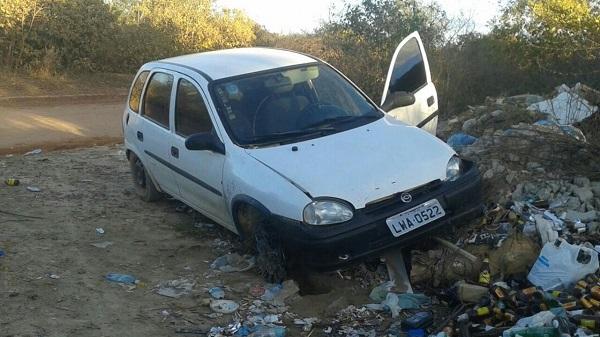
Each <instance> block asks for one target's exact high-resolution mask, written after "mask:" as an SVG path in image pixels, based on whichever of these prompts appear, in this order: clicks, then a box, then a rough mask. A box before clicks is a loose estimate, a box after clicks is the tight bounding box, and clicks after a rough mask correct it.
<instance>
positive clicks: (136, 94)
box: [129, 70, 150, 112]
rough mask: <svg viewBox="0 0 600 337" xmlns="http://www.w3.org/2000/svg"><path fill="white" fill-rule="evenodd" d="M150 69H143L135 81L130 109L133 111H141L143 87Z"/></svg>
mask: <svg viewBox="0 0 600 337" xmlns="http://www.w3.org/2000/svg"><path fill="white" fill-rule="evenodd" d="M149 73H150V72H149V71H147V70H146V71H142V72H141V73H140V74H139V75H138V77H137V78H136V79H135V82H133V86H132V87H131V96H129V109H131V111H133V112H139V109H140V98H141V96H142V89H144V84H145V83H146V79H147V78H148V74H149Z"/></svg>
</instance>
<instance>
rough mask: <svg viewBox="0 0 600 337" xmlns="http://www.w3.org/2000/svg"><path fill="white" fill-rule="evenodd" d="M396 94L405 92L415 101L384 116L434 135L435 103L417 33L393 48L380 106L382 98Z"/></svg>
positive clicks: (426, 64)
mask: <svg viewBox="0 0 600 337" xmlns="http://www.w3.org/2000/svg"><path fill="white" fill-rule="evenodd" d="M396 92H407V93H411V94H413V95H414V96H415V102H414V103H413V104H411V105H408V106H403V107H400V108H395V109H392V110H390V111H388V113H389V114H390V115H392V116H394V117H395V118H397V119H399V120H401V121H403V122H405V123H407V124H409V125H415V126H418V127H420V128H423V129H424V130H426V131H427V132H429V133H431V134H433V135H435V133H436V128H437V113H438V100H437V92H436V90H435V86H434V85H433V82H432V81H431V71H430V70H429V62H428V61H427V55H426V54H425V49H424V48H423V42H422V41H421V37H420V36H419V33H418V32H413V33H412V34H410V35H409V36H407V37H406V38H405V39H404V40H402V42H401V43H400V44H399V45H398V47H397V48H396V51H395V52H394V56H393V57H392V62H391V63H390V68H389V70H388V75H387V78H386V81H385V87H384V89H383V95H382V97H381V105H383V104H384V103H385V101H386V98H388V97H390V95H391V94H393V93H396Z"/></svg>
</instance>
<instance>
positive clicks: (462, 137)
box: [447, 132, 477, 152]
mask: <svg viewBox="0 0 600 337" xmlns="http://www.w3.org/2000/svg"><path fill="white" fill-rule="evenodd" d="M476 141H477V138H476V137H473V136H471V135H469V134H466V133H463V132H458V133H454V134H452V135H451V136H450V138H448V141H447V143H448V145H450V146H451V147H452V148H453V149H454V151H456V152H460V151H462V150H463V149H464V148H465V147H467V146H469V145H471V144H473V143H475V142H476Z"/></svg>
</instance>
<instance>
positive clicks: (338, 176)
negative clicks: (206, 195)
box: [246, 115, 455, 209]
mask: <svg viewBox="0 0 600 337" xmlns="http://www.w3.org/2000/svg"><path fill="white" fill-rule="evenodd" d="M294 147H297V150H296V149H294V150H292V148H294ZM246 152H247V153H248V154H249V155H250V156H252V157H254V158H255V159H256V160H258V161H260V162H262V163H263V164H264V165H266V166H268V167H270V168H271V169H272V170H274V171H275V172H277V173H278V174H280V175H282V176H283V177H284V178H286V179H287V180H288V181H290V182H291V183H292V184H294V185H296V186H297V187H298V188H300V189H302V190H303V191H304V192H306V193H308V194H310V196H311V197H313V198H315V197H334V198H339V199H343V200H346V201H348V202H350V203H351V204H352V205H353V206H354V208H356V209H360V208H363V207H364V206H365V205H366V204H367V203H369V202H372V201H374V200H377V199H381V198H384V197H387V196H390V195H392V194H395V193H398V192H402V191H406V190H409V189H412V188H415V187H418V186H421V185H424V184H426V183H428V182H431V181H433V180H436V179H444V178H445V177H446V165H447V163H448V160H449V159H450V158H451V157H452V156H453V155H454V154H455V152H454V151H453V150H452V149H451V148H450V147H449V146H448V145H446V144H445V143H444V142H442V141H441V140H439V139H438V138H436V137H434V136H432V135H430V134H429V133H427V132H425V131H423V130H421V129H419V128H417V127H414V126H408V125H406V124H404V123H402V122H400V121H398V120H396V119H394V118H393V117H390V116H388V115H386V116H385V117H384V118H381V119H379V120H377V121H375V122H372V123H369V124H366V125H363V126H361V127H358V128H354V129H350V130H346V131H343V132H339V133H336V134H332V135H328V136H325V137H320V138H315V139H311V140H307V141H302V142H298V143H294V144H286V145H281V146H274V147H265V148H257V149H246ZM262 183H265V184H268V182H262Z"/></svg>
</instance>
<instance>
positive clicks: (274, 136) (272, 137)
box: [247, 127, 335, 145]
mask: <svg viewBox="0 0 600 337" xmlns="http://www.w3.org/2000/svg"><path fill="white" fill-rule="evenodd" d="M332 131H335V128H332V127H327V128H309V129H302V130H293V131H286V132H276V133H270V134H268V135H261V136H256V137H252V138H249V139H248V140H247V141H248V142H249V143H250V144H248V145H265V144H269V143H273V142H281V141H284V140H289V139H290V138H294V137H307V136H314V135H323V134H327V133H329V132H332Z"/></svg>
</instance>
